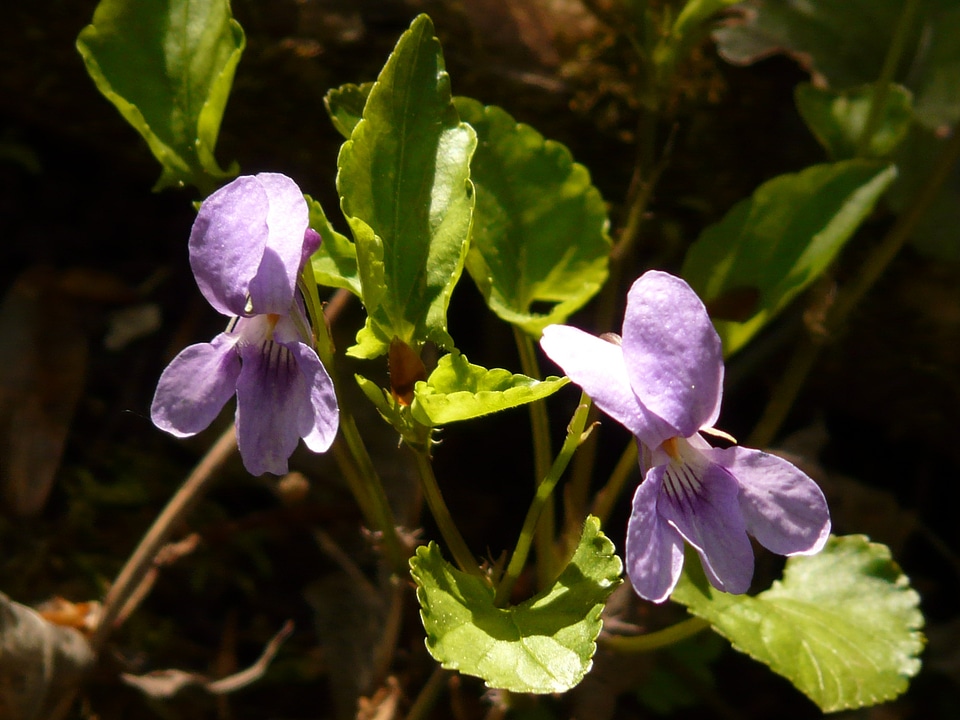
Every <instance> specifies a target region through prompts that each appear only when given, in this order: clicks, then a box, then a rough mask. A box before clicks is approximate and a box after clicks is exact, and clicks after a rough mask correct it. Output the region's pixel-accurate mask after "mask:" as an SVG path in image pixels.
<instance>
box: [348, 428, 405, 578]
mask: <svg viewBox="0 0 960 720" xmlns="http://www.w3.org/2000/svg"><path fill="white" fill-rule="evenodd" d="M341 438H342V439H343V440H342V442H341ZM344 445H346V448H344V447H343V446H344ZM333 450H334V459H335V460H336V461H337V465H338V466H339V467H340V471H341V472H342V473H343V475H344V477H345V478H346V480H347V484H348V486H349V488H350V491H351V493H352V494H353V496H354V498H355V499H356V501H357V505H358V506H359V507H360V512H361V513H363V516H364V519H365V520H366V522H367V523H368V524H369V525H370V527H371V528H373V529H374V530H378V531H379V532H380V535H381V539H382V542H383V548H384V554H385V555H386V557H387V561H388V562H389V563H390V566H391V567H392V568H393V570H394V572H396V573H398V574H403V573H405V572H406V569H407V552H406V551H405V550H404V547H403V543H402V542H401V541H400V536H399V535H398V534H397V525H396V521H395V520H394V517H393V510H391V508H390V502H389V501H388V500H387V493H386V491H385V490H384V488H383V483H382V482H380V476H379V474H378V473H377V470H376V468H375V467H374V465H373V461H372V460H371V459H370V454H369V453H368V452H367V447H366V445H364V443H363V438H362V437H360V432H359V431H358V430H357V424H356V422H355V421H354V419H353V415H351V414H350V413H347V412H341V414H340V434H339V435H338V436H337V440H336V441H335V443H334V447H333Z"/></svg>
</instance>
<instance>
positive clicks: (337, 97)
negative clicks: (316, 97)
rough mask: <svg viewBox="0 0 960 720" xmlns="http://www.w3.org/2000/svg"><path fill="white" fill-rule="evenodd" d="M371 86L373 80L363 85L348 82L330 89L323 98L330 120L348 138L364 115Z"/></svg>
mask: <svg viewBox="0 0 960 720" xmlns="http://www.w3.org/2000/svg"><path fill="white" fill-rule="evenodd" d="M371 88H373V83H372V82H367V83H363V84H362V85H354V84H353V83H347V84H346V85H341V86H340V87H338V88H334V89H333V90H329V91H328V92H327V94H326V95H325V96H324V98H323V104H324V105H325V106H326V108H327V114H328V115H330V121H331V122H332V123H333V126H334V127H335V128H336V129H337V132H339V133H340V134H341V135H343V137H344V138H346V139H347V140H349V139H350V136H351V135H352V134H353V129H354V128H355V127H356V126H357V123H359V122H360V119H361V118H362V117H363V106H364V105H366V104H367V98H368V97H369V96H370V90H371Z"/></svg>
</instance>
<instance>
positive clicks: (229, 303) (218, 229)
mask: <svg viewBox="0 0 960 720" xmlns="http://www.w3.org/2000/svg"><path fill="white" fill-rule="evenodd" d="M269 211H270V198H269V196H268V195H267V192H266V190H265V189H264V187H263V185H262V184H261V183H260V182H259V180H257V178H254V177H251V176H249V175H246V176H243V177H238V178H237V179H236V180H234V181H233V182H231V183H229V184H227V185H224V186H223V187H222V188H220V189H219V190H217V191H216V192H215V193H213V194H212V195H210V196H209V197H208V198H207V199H206V200H204V201H203V204H202V205H201V206H200V212H199V213H198V214H197V219H196V220H195V221H194V223H193V228H192V229H191V231H190V243H189V248H190V267H191V268H192V269H193V275H194V277H195V278H196V280H197V285H198V286H199V288H200V292H201V293H203V296H204V297H205V298H206V299H207V302H209V303H210V304H211V305H212V306H213V307H214V309H215V310H217V311H218V312H220V313H221V314H223V315H227V316H239V315H247V314H249V313H248V312H247V311H246V305H247V292H248V289H249V286H250V281H251V280H252V279H253V277H254V276H255V275H256V274H257V271H258V269H259V268H260V265H261V263H262V261H263V251H264V248H265V247H266V245H267V239H268V237H269V235H270V230H269V228H268V226H267V216H268V213H269ZM302 239H303V230H301V231H300V236H299V237H298V241H299V240H302ZM287 308H289V304H288V305H287ZM287 308H284V309H283V310H282V312H286V311H287Z"/></svg>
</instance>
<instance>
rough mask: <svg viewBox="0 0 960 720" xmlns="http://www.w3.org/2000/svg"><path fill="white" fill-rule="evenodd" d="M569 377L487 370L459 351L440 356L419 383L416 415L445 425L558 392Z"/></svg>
mask: <svg viewBox="0 0 960 720" xmlns="http://www.w3.org/2000/svg"><path fill="white" fill-rule="evenodd" d="M568 382H569V378H565V377H564V378H558V377H548V378H547V379H546V380H535V379H534V378H531V377H527V376H526V375H514V374H513V373H511V372H510V371H509V370H503V369H501V368H496V369H493V370H487V369H486V368H484V367H481V366H479V365H473V364H471V363H470V362H468V361H467V358H466V357H465V356H463V355H461V354H460V353H450V354H449V355H444V356H443V357H442V358H440V361H439V363H437V367H436V369H435V370H434V371H433V372H432V373H430V377H429V378H428V379H427V381H426V382H419V383H417V386H416V399H415V400H414V403H413V416H414V417H415V418H416V419H417V420H418V421H420V422H421V423H423V424H424V425H433V426H436V425H446V424H447V423H451V422H457V421H459V420H470V419H471V418H475V417H480V416H481V415H487V414H489V413H493V412H498V411H500V410H506V409H507V408H512V407H517V406H519V405H525V404H527V403H531V402H534V401H535V400H540V399H542V398H545V397H548V396H550V395H552V394H553V393H555V392H556V391H557V390H559V389H560V388H562V387H563V386H564V385H566V384H567V383H568Z"/></svg>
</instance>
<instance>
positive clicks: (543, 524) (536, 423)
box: [513, 325, 556, 587]
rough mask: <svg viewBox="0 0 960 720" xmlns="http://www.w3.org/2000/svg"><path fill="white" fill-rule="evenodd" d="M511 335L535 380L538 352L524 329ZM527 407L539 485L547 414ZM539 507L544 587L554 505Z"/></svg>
mask: <svg viewBox="0 0 960 720" xmlns="http://www.w3.org/2000/svg"><path fill="white" fill-rule="evenodd" d="M513 337H514V339H515V340H516V343H517V351H518V352H519V354H520V367H521V368H522V369H523V373H524V374H525V375H527V376H528V377H532V378H534V379H535V380H540V378H541V375H540V364H539V363H538V362H537V353H536V351H535V350H534V347H533V340H532V339H531V338H530V336H529V335H527V333H525V332H524V331H523V330H521V329H520V328H518V327H517V326H516V325H514V326H513ZM528 407H529V409H530V426H531V430H532V433H533V472H534V477H535V478H536V482H537V484H538V486H539V485H540V484H542V483H543V481H544V479H545V478H546V476H547V473H549V472H550V463H551V460H552V456H553V451H552V449H551V447H550V445H551V442H550V418H549V417H548V416H547V406H546V404H545V403H543V402H542V401H541V402H533V403H530V404H529V405H528ZM550 499H551V497H550V496H548V498H547V501H548V502H547V503H546V504H545V505H544V507H543V508H542V515H541V516H540V523H539V525H538V526H537V530H536V545H537V582H538V584H539V586H540V587H545V585H546V583H547V582H549V581H550V579H551V578H552V576H553V565H554V561H555V558H554V555H555V552H554V546H553V536H554V532H555V529H556V516H555V506H554V504H553V503H552V502H549V500H550Z"/></svg>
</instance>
